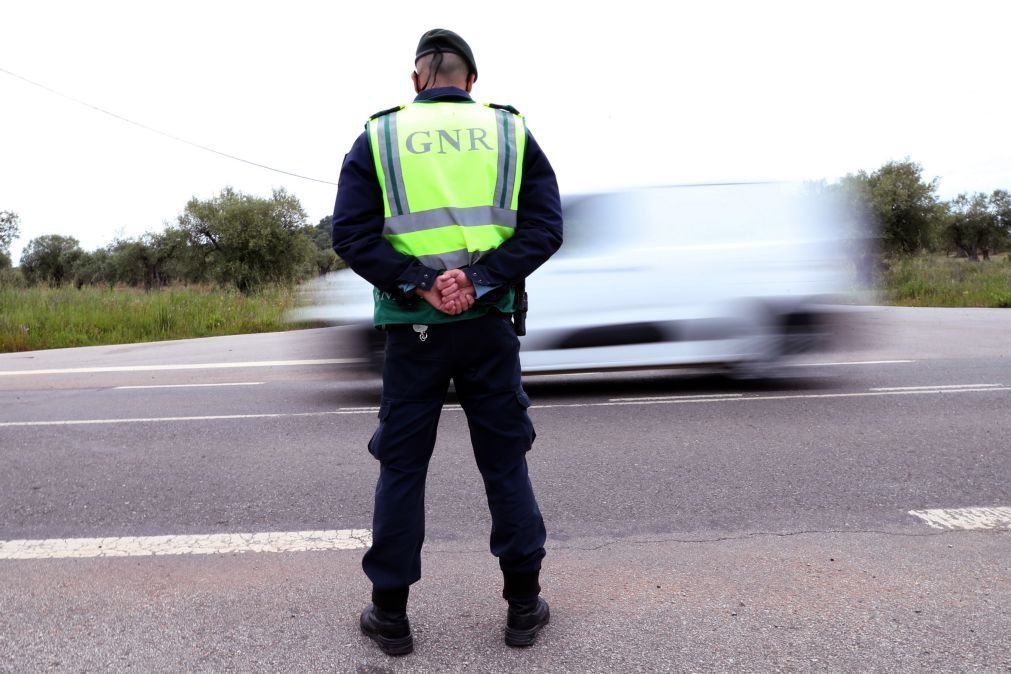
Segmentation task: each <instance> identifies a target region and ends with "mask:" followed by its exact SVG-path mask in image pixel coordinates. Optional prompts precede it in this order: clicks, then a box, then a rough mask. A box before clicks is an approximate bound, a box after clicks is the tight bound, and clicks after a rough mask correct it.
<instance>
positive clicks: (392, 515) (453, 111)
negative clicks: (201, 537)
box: [333, 29, 562, 655]
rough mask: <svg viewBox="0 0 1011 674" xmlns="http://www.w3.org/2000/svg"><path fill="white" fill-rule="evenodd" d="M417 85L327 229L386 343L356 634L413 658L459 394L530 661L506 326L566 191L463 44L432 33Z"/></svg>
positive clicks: (532, 548)
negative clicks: (430, 510) (482, 98)
mask: <svg viewBox="0 0 1011 674" xmlns="http://www.w3.org/2000/svg"><path fill="white" fill-rule="evenodd" d="M411 78H412V79H413V80H414V89H415V91H416V92H417V94H418V95H417V98H415V99H414V102H413V103H412V104H410V105H406V106H400V107H397V108H392V109H390V110H385V111H383V112H380V113H377V114H375V115H373V116H372V118H371V119H370V120H369V121H368V123H367V124H366V126H365V132H364V133H363V134H362V135H361V136H360V137H359V138H358V140H357V141H355V144H354V146H353V147H352V148H351V152H349V153H348V155H347V156H346V157H345V159H344V165H343V167H342V169H341V175H340V183H339V187H338V191H337V204H336V206H335V208H334V216H333V243H334V250H335V251H336V252H337V254H338V255H340V256H341V258H343V259H344V260H345V261H346V262H347V263H348V264H349V265H350V267H351V268H352V269H353V270H354V271H355V272H356V273H357V274H359V275H360V276H362V277H364V278H365V279H366V280H367V281H369V282H370V283H371V284H372V285H373V286H374V297H375V324H376V327H377V328H381V329H384V330H385V331H386V354H385V362H384V367H383V396H382V403H381V405H380V410H379V428H378V429H377V430H376V432H375V433H374V434H373V436H372V439H371V440H370V441H369V444H368V447H369V452H371V453H372V455H373V456H375V458H376V459H378V460H379V466H380V468H379V481H378V483H377V484H376V501H375V510H374V513H373V525H372V547H371V548H370V549H369V551H368V552H366V553H365V557H364V559H363V561H362V567H363V568H364V569H365V573H366V575H367V576H368V577H369V580H371V581H372V603H371V604H370V605H369V606H367V607H366V609H365V610H364V611H363V612H362V616H361V628H362V631H363V632H364V633H365V634H366V635H368V636H369V637H370V638H371V639H373V640H374V641H375V642H376V643H377V644H378V645H379V647H380V648H381V649H382V650H383V651H384V652H385V653H387V654H389V655H404V654H407V653H410V652H411V651H412V650H413V648H414V644H413V639H412V636H411V628H410V624H409V622H408V619H407V597H408V592H409V589H410V586H411V584H413V583H414V582H416V581H417V580H419V579H420V578H421V546H422V543H423V541H424V536H425V520H424V518H425V505H424V501H425V477H426V474H427V471H428V462H429V459H430V458H431V456H432V451H433V449H434V446H435V435H436V429H437V427H438V423H439V415H440V412H441V411H442V405H443V402H444V400H445V397H446V392H447V390H448V387H449V382H450V380H451V379H452V380H453V382H454V384H455V386H456V392H457V395H458V397H459V399H460V404H461V405H462V407H463V410H464V412H465V413H466V415H467V423H468V425H469V427H470V437H471V442H472V444H473V447H474V457H475V459H476V460H477V466H478V469H479V470H480V472H481V476H482V478H483V480H484V485H485V491H486V493H487V496H488V507H489V509H490V510H491V517H492V529H491V552H492V554H493V555H495V556H496V557H498V559H499V566H500V567H501V569H502V575H503V590H502V596H503V597H504V598H505V599H506V600H507V601H508V604H509V608H508V612H507V614H506V631H505V641H506V643H507V644H509V645H510V646H529V645H531V644H532V643H533V642H534V639H535V637H536V635H537V633H538V631H539V630H540V629H541V627H543V626H544V625H545V624H547V622H548V605H547V603H546V602H545V601H544V600H543V599H541V598H540V596H539V595H540V589H541V588H540V585H539V583H538V576H539V573H540V569H541V560H542V559H543V557H544V540H545V535H546V534H545V530H544V521H543V519H542V518H541V513H540V510H539V509H538V507H537V501H536V500H535V498H534V493H533V488H532V486H531V484H530V479H529V477H528V476H527V462H526V452H527V451H528V450H529V449H530V446H531V443H532V442H533V440H534V437H535V434H534V429H533V425H532V424H531V422H530V418H529V416H528V415H527V407H528V406H529V405H530V402H529V400H528V398H527V395H526V393H525V392H524V391H523V387H522V384H521V381H520V366H519V340H518V339H517V337H516V330H515V328H514V326H513V324H512V322H511V321H510V317H511V316H512V314H513V312H514V311H515V310H516V309H518V308H519V305H520V299H521V298H520V297H519V295H518V293H517V292H516V286H517V285H518V284H520V283H522V281H523V280H524V279H525V278H526V277H527V276H528V275H530V274H531V273H532V272H533V271H534V270H535V269H537V267H539V266H540V265H541V264H543V263H544V261H545V260H547V259H548V258H549V257H550V256H551V255H552V254H553V253H554V252H555V251H556V250H557V249H558V247H559V246H560V245H561V242H562V216H561V206H560V202H559V197H558V185H557V182H556V180H555V174H554V171H553V170H552V169H551V165H550V164H549V163H548V160H547V158H546V157H545V156H544V153H543V152H541V150H540V147H539V146H538V145H537V143H536V142H535V141H534V139H533V137H532V136H531V135H530V134H529V133H528V132H527V130H526V124H525V122H524V119H523V117H522V116H520V114H519V113H518V112H517V111H516V110H515V109H513V108H511V107H509V106H499V105H481V104H477V103H475V102H474V101H473V100H472V99H471V97H470V95H469V94H470V91H471V88H472V87H473V86H474V82H475V81H476V80H477V66H476V63H475V61H474V55H473V53H472V52H471V49H470V47H469V46H468V45H467V43H466V42H464V40H463V39H462V38H461V37H460V36H459V35H457V34H456V33H454V32H452V31H449V30H443V29H436V30H430V31H428V32H427V33H425V34H424V35H423V36H422V37H421V41H420V43H419V44H418V51H417V55H416V57H415V72H414V73H413V74H412V75H411ZM535 301H536V298H535Z"/></svg>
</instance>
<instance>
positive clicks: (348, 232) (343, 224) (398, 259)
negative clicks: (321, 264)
mask: <svg viewBox="0 0 1011 674" xmlns="http://www.w3.org/2000/svg"><path fill="white" fill-rule="evenodd" d="M383 221H384V210H383V192H382V189H381V188H380V186H379V179H378V177H377V175H376V167H375V164H374V163H373V161H372V150H371V148H370V147H369V139H368V136H367V135H366V134H364V133H363V134H362V135H360V136H359V137H358V139H357V140H355V143H354V145H353V146H352V147H351V151H350V152H348V154H347V155H346V156H345V157H344V164H343V166H342V167H341V174H340V178H339V179H338V181H337V202H336V203H335V204H334V212H333V230H332V236H333V249H334V252H336V253H337V255H339V256H340V257H341V259H342V260H344V261H345V262H347V264H348V266H349V267H351V269H352V270H353V271H354V272H355V273H356V274H358V275H359V276H361V277H362V278H364V279H365V280H366V281H368V282H369V283H371V284H372V285H374V286H375V287H377V288H379V289H380V290H383V291H386V292H390V293H393V294H395V295H396V294H397V293H398V291H400V286H402V285H414V286H416V287H419V288H424V289H425V290H428V289H430V288H431V287H432V283H433V282H434V281H435V277H436V276H437V275H438V272H437V271H435V270H434V269H431V268H429V267H426V266H425V265H423V264H421V262H419V261H418V259H417V258H414V257H410V256H408V255H404V254H403V253H399V252H397V251H396V250H394V248H393V246H392V245H390V242H389V241H387V240H386V239H384V238H383ZM400 292H402V291H400Z"/></svg>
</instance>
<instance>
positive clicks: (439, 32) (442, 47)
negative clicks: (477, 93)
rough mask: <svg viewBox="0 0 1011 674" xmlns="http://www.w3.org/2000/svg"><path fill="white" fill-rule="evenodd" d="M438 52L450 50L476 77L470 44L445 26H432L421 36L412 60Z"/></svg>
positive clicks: (475, 77) (475, 67)
mask: <svg viewBox="0 0 1011 674" xmlns="http://www.w3.org/2000/svg"><path fill="white" fill-rule="evenodd" d="M438 52H452V53H454V54H457V55H459V56H460V57H461V58H462V59H463V60H464V61H466V62H467V66H468V67H469V68H470V71H471V72H472V73H474V79H475V80H476V79H477V63H475V62H474V52H472V51H471V50H470V45H469V44H467V42H466V41H465V40H464V39H463V38H462V37H460V36H459V35H457V34H456V33H454V32H453V31H451V30H446V29H445V28H433V29H432V30H430V31H428V32H427V33H425V34H424V35H422V36H421V41H420V42H418V53H417V54H415V56H414V62H415V63H417V62H418V59H420V58H421V57H422V56H428V55H429V54H435V53H438Z"/></svg>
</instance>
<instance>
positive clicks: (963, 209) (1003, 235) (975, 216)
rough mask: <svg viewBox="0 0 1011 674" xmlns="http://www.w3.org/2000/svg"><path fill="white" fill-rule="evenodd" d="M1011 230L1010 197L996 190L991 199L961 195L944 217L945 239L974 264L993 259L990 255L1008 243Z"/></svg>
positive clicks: (950, 205)
mask: <svg viewBox="0 0 1011 674" xmlns="http://www.w3.org/2000/svg"><path fill="white" fill-rule="evenodd" d="M1009 227H1011V195H1009V194H1008V192H1007V191H1005V190H996V191H995V192H993V194H991V195H990V196H987V195H986V194H983V193H976V194H972V195H968V194H959V195H958V196H957V197H955V198H954V199H953V200H952V201H951V202H950V203H949V204H948V205H947V212H946V214H945V225H944V232H943V234H944V239H945V242H946V243H947V244H948V246H949V247H950V248H953V249H954V250H956V251H958V252H959V253H960V254H962V255H964V256H965V257H967V258H969V259H970V260H973V261H977V262H978V261H979V259H980V257H981V256H982V258H983V259H984V260H989V259H990V253H992V252H993V251H994V250H996V249H997V248H999V247H1001V246H1005V245H1007V243H1008V240H1009V234H1011V232H1009Z"/></svg>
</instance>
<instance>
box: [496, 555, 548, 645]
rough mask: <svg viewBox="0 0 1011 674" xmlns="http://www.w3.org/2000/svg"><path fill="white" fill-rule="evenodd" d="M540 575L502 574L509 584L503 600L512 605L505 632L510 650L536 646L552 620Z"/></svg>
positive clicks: (538, 573)
mask: <svg viewBox="0 0 1011 674" xmlns="http://www.w3.org/2000/svg"><path fill="white" fill-rule="evenodd" d="M539 575H540V572H539V571H533V572H528V573H509V572H507V571H503V573H502V576H503V580H504V581H505V583H504V585H503V588H502V598H503V599H505V600H506V601H508V602H509V612H508V613H507V614H506V630H505V642H506V645H507V646H513V647H516V648H523V647H524V646H531V645H533V643H534V640H535V639H536V638H537V633H538V632H540V631H541V628H542V627H544V626H545V625H547V624H548V620H549V619H550V618H551V613H550V612H549V611H548V602H546V601H544V600H543V599H541V597H540V596H539V595H540V591H541V586H540V583H539V582H538V577H539Z"/></svg>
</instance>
